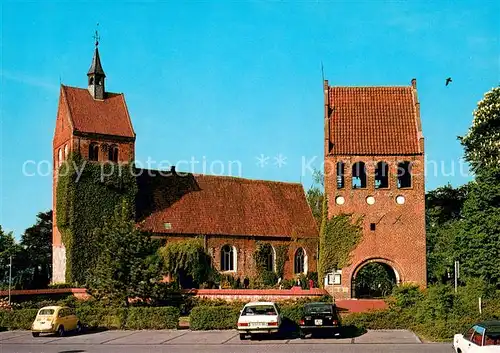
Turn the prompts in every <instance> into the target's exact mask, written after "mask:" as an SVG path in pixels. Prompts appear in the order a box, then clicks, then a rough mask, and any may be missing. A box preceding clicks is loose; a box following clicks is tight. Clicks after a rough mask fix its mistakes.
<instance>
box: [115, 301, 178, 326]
mask: <svg viewBox="0 0 500 353" xmlns="http://www.w3.org/2000/svg"><path fill="white" fill-rule="evenodd" d="M178 323H179V309H177V308H174V307H169V306H167V307H158V308H140V307H139V308H130V309H129V310H128V317H127V324H126V327H125V328H127V329H130V330H146V329H149V330H162V329H174V328H177V324H178Z"/></svg>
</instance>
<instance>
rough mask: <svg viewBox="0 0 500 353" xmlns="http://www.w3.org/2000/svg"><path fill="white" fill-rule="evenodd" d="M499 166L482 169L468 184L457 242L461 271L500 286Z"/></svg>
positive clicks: (467, 275) (468, 275)
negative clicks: (473, 180)
mask: <svg viewBox="0 0 500 353" xmlns="http://www.w3.org/2000/svg"><path fill="white" fill-rule="evenodd" d="M499 181H500V166H496V167H492V168H488V169H481V170H480V172H479V173H478V175H477V177H476V181H475V182H473V183H471V184H470V190H469V193H468V195H467V200H466V201H465V203H464V207H463V217H464V219H463V221H462V227H461V229H460V233H459V234H458V240H457V245H458V246H457V249H456V251H457V255H458V257H459V259H460V262H461V266H460V268H461V272H462V274H463V275H465V276H466V277H482V278H484V279H485V280H486V281H487V282H488V283H491V284H495V285H496V286H497V287H500V266H499V265H498V264H499V263H498V259H499V258H500V182H499Z"/></svg>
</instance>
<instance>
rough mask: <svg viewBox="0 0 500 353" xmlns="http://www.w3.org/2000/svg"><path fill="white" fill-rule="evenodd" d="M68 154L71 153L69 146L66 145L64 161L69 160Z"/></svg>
mask: <svg viewBox="0 0 500 353" xmlns="http://www.w3.org/2000/svg"><path fill="white" fill-rule="evenodd" d="M68 153H69V150H68V145H64V159H68Z"/></svg>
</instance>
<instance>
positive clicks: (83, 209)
mask: <svg viewBox="0 0 500 353" xmlns="http://www.w3.org/2000/svg"><path fill="white" fill-rule="evenodd" d="M134 172H135V169H134V165H133V164H132V163H130V164H124V165H118V164H111V163H105V164H97V163H92V162H89V161H86V160H84V159H82V158H81V156H80V155H78V154H70V156H69V158H68V159H67V161H66V162H65V163H63V164H62V165H61V167H60V168H59V177H58V182H57V189H56V195H57V199H56V200H57V202H56V211H57V213H56V216H57V227H58V228H59V231H60V232H61V236H62V241H63V243H64V245H65V247H66V282H68V283H74V284H78V285H85V281H86V278H87V277H88V276H87V275H88V271H89V269H91V268H93V266H94V265H95V261H96V258H97V254H98V251H99V244H98V239H97V233H98V232H96V230H97V229H98V228H100V227H102V225H103V223H104V219H105V218H106V217H109V216H110V215H112V214H113V212H114V209H115V207H116V206H117V205H118V204H120V203H121V202H122V201H126V202H128V203H129V204H130V205H134V204H135V197H136V194H137V183H136V177H135V175H134ZM133 211H134V212H135V210H133Z"/></svg>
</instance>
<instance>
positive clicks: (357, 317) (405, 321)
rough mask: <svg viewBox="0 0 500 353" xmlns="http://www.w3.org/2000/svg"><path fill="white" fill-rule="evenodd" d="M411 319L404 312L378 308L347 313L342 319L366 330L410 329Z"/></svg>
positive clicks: (347, 324)
mask: <svg viewBox="0 0 500 353" xmlns="http://www.w3.org/2000/svg"><path fill="white" fill-rule="evenodd" d="M411 321H412V320H411V319H410V318H408V317H407V316H406V315H405V314H404V313H402V312H396V311H393V310H380V311H379V310H377V311H369V312H366V313H354V314H349V315H346V316H345V317H344V318H343V320H342V324H343V325H345V326H349V325H353V326H356V327H359V328H363V329H366V330H397V329H408V328H409V327H408V325H409V324H410V323H411Z"/></svg>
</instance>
